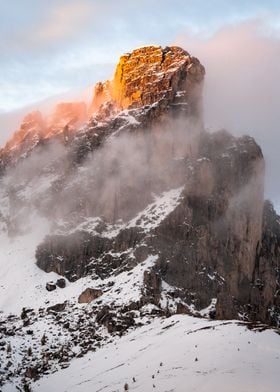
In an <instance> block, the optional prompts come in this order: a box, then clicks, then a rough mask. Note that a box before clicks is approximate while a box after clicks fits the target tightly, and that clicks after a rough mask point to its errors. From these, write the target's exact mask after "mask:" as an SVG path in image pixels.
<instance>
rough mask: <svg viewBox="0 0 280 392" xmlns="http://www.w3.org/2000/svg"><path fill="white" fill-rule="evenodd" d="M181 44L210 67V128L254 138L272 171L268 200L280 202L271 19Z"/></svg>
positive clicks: (277, 85) (278, 87) (276, 55)
mask: <svg viewBox="0 0 280 392" xmlns="http://www.w3.org/2000/svg"><path fill="white" fill-rule="evenodd" d="M176 43H177V44H179V45H182V46H183V47H185V48H186V49H187V50H189V51H190V52H191V53H192V54H193V55H195V56H197V57H198V58H199V59H200V60H201V62H202V63H203V64H204V65H205V67H206V80H205V88H204V116H205V123H206V126H208V127H211V128H214V129H216V128H226V129H228V130H229V131H231V132H234V133H235V134H237V135H240V134H244V133H246V134H250V135H252V136H254V137H255V138H256V140H257V142H258V143H259V144H260V145H261V147H262V149H263V153H264V156H265V160H266V166H267V176H266V178H267V183H266V192H267V196H268V197H271V198H272V199H273V200H276V201H277V203H279V201H280V183H279V180H278V177H279V174H278V168H279V163H280V162H279V151H278V150H279V145H280V132H279V126H280V125H279V124H280V111H279V95H280V93H279V92H280V67H279V60H280V36H279V30H277V26H276V25H275V24H274V25H272V24H271V23H270V19H268V20H267V19H265V20H263V19H258V20H253V21H249V22H246V23H241V24H238V25H231V26H229V27H224V28H222V29H220V30H219V31H218V32H217V33H216V34H214V35H213V36H212V37H211V38H208V39H201V37H199V36H196V37H194V36H191V35H190V34H182V35H180V36H178V38H177V41H176Z"/></svg>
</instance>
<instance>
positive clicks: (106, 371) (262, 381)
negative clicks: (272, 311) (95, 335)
mask: <svg viewBox="0 0 280 392" xmlns="http://www.w3.org/2000/svg"><path fill="white" fill-rule="evenodd" d="M279 368H280V340H279V336H278V335H277V334H276V333H275V332H274V331H273V330H265V331H263V332H259V331H253V330H249V329H247V327H246V326H245V325H239V324H238V322H235V321H229V322H218V321H208V320H201V319H196V318H193V317H189V316H173V317H170V318H165V319H155V320H154V321H152V322H151V324H148V325H146V326H144V327H141V328H139V329H137V330H135V331H133V332H130V333H129V334H128V335H126V336H124V337H122V338H116V339H114V341H113V342H112V343H110V344H108V345H107V346H106V347H104V348H102V349H100V350H98V351H97V352H94V353H90V354H88V355H86V356H85V357H84V358H81V359H75V360H73V362H72V364H71V365H70V367H69V368H68V369H65V370H62V371H60V372H59V373H56V374H53V375H50V376H45V377H44V378H43V379H41V380H40V381H39V382H37V383H36V385H35V388H34V390H35V391H37V392H49V391H50V390H54V391H58V390H59V391H61V392H89V391H92V392H101V391H102V392H121V391H124V390H125V389H124V386H125V384H126V383H127V384H128V390H129V391H139V392H144V391H145V392H150V391H153V390H155V391H160V392H186V391H189V392H194V391H197V392H198V391H199V392H204V391H205V392H214V391H215V392H225V391H227V392H237V391H238V392H277V391H278V390H279ZM4 391H11V389H9V388H7V389H5V390H4Z"/></svg>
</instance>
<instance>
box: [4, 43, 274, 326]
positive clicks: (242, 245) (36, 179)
mask: <svg viewBox="0 0 280 392" xmlns="http://www.w3.org/2000/svg"><path fill="white" fill-rule="evenodd" d="M204 73H205V71H204V67H203V66H202V65H201V64H200V62H199V61H198V60H197V59H196V58H194V57H192V56H191V55H190V54H188V53H187V52H186V51H184V50H183V49H181V48H178V47H167V48H165V49H163V48H161V47H158V46H149V47H144V48H140V49H136V50H134V51H133V52H132V53H129V54H125V55H124V56H122V57H121V59H120V61H119V64H118V65H117V68H116V72H115V75H114V78H113V80H112V81H107V82H105V83H98V84H97V85H96V86H95V89H94V97H93V100H92V104H91V106H90V108H86V106H85V104H83V103H64V104H60V105H58V106H57V107H56V109H55V111H54V114H53V115H52V116H51V117H49V118H44V117H43V116H42V115H41V114H40V113H38V112H36V113H32V114H30V115H28V116H27V117H26V118H25V120H24V122H23V124H22V125H21V127H20V129H19V131H18V132H16V134H15V135H14V137H13V138H12V139H11V140H10V141H9V142H8V143H7V145H6V146H5V148H4V149H2V150H1V152H0V155H1V163H2V171H3V173H4V174H3V176H2V180H1V181H2V183H3V185H4V186H3V191H2V198H3V200H4V201H5V203H4V202H3V205H5V206H6V207H5V209H3V208H2V211H1V214H2V215H1V217H2V218H1V219H2V226H3V230H7V231H8V232H9V234H10V235H18V233H19V232H21V225H22V222H25V220H27V218H28V216H29V215H30V211H33V212H34V210H36V211H37V212H38V214H39V215H40V216H43V217H45V218H47V219H48V220H49V223H50V229H49V232H48V236H47V237H46V238H45V240H44V241H42V242H41V243H40V244H38V246H37V250H36V260H37V265H38V266H39V267H40V268H41V269H42V270H44V271H46V272H51V271H53V272H56V273H58V274H60V275H62V276H65V277H66V278H67V279H68V280H69V281H70V282H74V281H77V280H79V279H80V278H82V277H84V276H88V275H89V276H92V277H99V278H102V279H105V278H106V277H108V276H111V275H114V274H117V273H120V272H123V271H126V270H129V269H132V268H134V267H135V266H136V265H138V264H139V263H142V262H143V261H144V260H146V259H147V257H149V256H151V255H152V256H153V257H156V260H157V261H156V262H155V263H154V265H153V268H152V270H151V271H150V272H149V274H148V275H147V274H146V277H145V281H146V283H147V284H146V286H147V287H146V289H145V290H146V291H145V290H144V291H143V293H144V294H143V298H142V299H141V301H142V302H141V301H140V302H141V303H142V304H144V303H147V302H149V301H150V302H153V303H154V304H155V305H156V306H159V307H161V306H163V305H162V296H163V295H165V296H167V297H168V298H170V299H173V300H174V299H175V303H176V304H179V308H180V306H181V308H180V309H182V306H183V308H184V309H188V311H189V312H191V311H192V310H193V309H196V310H200V309H202V308H206V307H207V306H208V305H209V304H211V303H212V305H213V304H214V303H216V317H218V318H238V317H241V318H245V319H246V318H248V319H254V320H261V321H264V322H267V323H274V324H277V323H278V322H279V293H278V291H279V283H278V281H279V261H278V260H279V254H280V250H279V249H280V248H279V244H280V240H279V238H280V234H279V233H280V230H279V218H278V217H277V216H276V214H274V213H273V211H272V209H271V207H269V208H268V207H267V206H266V207H265V209H264V212H263V206H264V201H263V184H264V161H263V156H262V152H261V149H260V148H259V146H258V145H257V144H256V143H255V141H254V140H253V139H252V138H250V137H248V136H244V137H241V138H235V137H233V136H231V135H230V134H229V133H227V132H226V131H219V132H216V133H212V134H209V133H207V132H206V131H205V130H204V129H203V119H202V112H201V94H202V82H203V77H204ZM38 157H39V159H38ZM22 230H23V231H24V225H23V229H22ZM163 293H164V294H163ZM212 310H213V309H212ZM173 311H174V309H173ZM213 315H214V312H213V311H212V316H213Z"/></svg>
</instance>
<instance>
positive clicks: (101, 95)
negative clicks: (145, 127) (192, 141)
mask: <svg viewBox="0 0 280 392" xmlns="http://www.w3.org/2000/svg"><path fill="white" fill-rule="evenodd" d="M204 73H205V71H204V67H203V66H202V65H201V64H200V62H199V60H198V59H196V58H195V57H192V56H191V55H190V54H189V53H188V52H186V51H185V50H183V49H181V48H179V47H177V46H171V47H166V48H162V47H160V46H146V47H142V48H139V49H135V50H134V51H132V52H131V53H127V54H125V55H123V56H121V58H120V61H119V63H118V65H117V68H116V71H115V75H114V78H113V80H112V81H110V82H109V81H107V82H105V83H98V84H97V85H96V86H95V90H94V97H93V101H92V105H91V111H92V112H93V113H94V112H96V111H98V109H99V108H100V107H101V106H102V104H104V103H105V102H108V101H111V102H112V103H113V104H114V105H115V106H116V107H117V108H118V109H119V110H123V109H132V108H140V107H143V106H146V105H152V104H155V103H158V102H161V101H163V100H164V102H165V104H168V105H174V106H181V109H182V108H183V109H184V110H185V111H188V113H190V112H192V114H194V113H195V112H198V110H199V109H200V98H201V82H202V80H203V77H204Z"/></svg>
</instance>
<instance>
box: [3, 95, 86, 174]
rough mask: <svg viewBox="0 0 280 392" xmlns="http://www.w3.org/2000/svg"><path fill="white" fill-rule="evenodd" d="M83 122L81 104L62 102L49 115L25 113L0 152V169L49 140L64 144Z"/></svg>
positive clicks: (82, 105)
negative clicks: (57, 139) (57, 140)
mask: <svg viewBox="0 0 280 392" xmlns="http://www.w3.org/2000/svg"><path fill="white" fill-rule="evenodd" d="M86 119H87V108H86V104H85V103H84V102H62V103H59V104H57V105H56V106H55V108H54V110H53V112H52V113H51V114H50V115H49V116H47V117H46V116H44V115H43V114H42V113H41V112H39V111H34V112H31V113H29V114H27V115H26V116H25V117H24V119H23V121H22V123H21V125H20V127H19V129H18V130H17V131H16V132H15V133H14V135H13V136H12V138H11V139H10V140H9V141H8V142H7V143H6V145H5V147H4V148H3V149H0V168H1V167H2V169H4V168H5V166H6V165H11V164H13V165H14V164H16V163H17V161H18V160H19V159H21V158H26V156H27V155H29V154H30V152H32V151H33V149H34V148H36V147H37V146H39V145H41V144H42V143H44V142H47V141H48V140H50V139H52V138H57V137H58V138H60V140H62V141H65V142H67V140H68V138H69V135H71V134H72V133H73V132H76V130H77V129H79V127H80V126H81V125H82V124H84V123H85V121H86Z"/></svg>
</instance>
